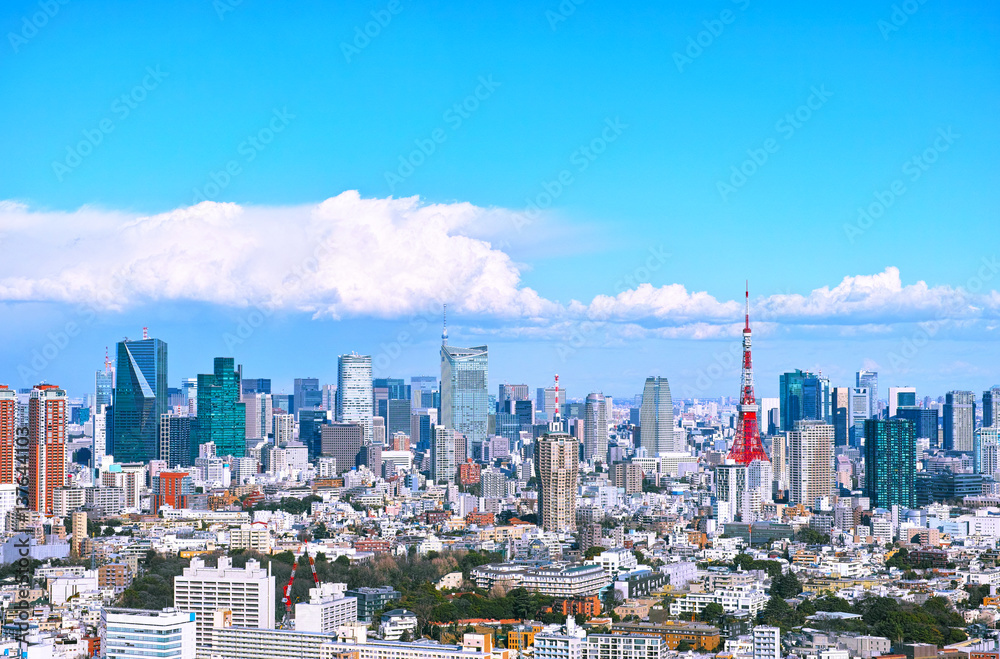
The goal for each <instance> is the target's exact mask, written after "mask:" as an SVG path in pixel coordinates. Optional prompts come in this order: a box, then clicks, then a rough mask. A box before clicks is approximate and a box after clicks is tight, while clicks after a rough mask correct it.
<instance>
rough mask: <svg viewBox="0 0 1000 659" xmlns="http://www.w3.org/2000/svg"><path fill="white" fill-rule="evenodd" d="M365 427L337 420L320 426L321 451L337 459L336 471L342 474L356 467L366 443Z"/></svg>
mask: <svg viewBox="0 0 1000 659" xmlns="http://www.w3.org/2000/svg"><path fill="white" fill-rule="evenodd" d="M364 435H365V429H364V426H362V425H361V424H360V423H343V422H340V421H335V422H333V423H329V424H323V425H322V426H320V447H321V449H322V450H321V453H322V454H323V455H325V456H330V457H333V458H335V459H336V465H335V471H336V472H337V473H338V474H342V473H344V472H345V471H350V470H351V469H352V468H353V467H354V463H355V460H357V457H358V451H360V450H361V446H362V445H363V444H364V441H365V440H364Z"/></svg>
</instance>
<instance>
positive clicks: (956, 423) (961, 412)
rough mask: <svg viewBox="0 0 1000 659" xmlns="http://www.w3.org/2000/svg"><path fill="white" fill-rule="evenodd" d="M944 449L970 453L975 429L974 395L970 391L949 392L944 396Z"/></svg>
mask: <svg viewBox="0 0 1000 659" xmlns="http://www.w3.org/2000/svg"><path fill="white" fill-rule="evenodd" d="M941 412H942V417H944V423H943V424H942V425H943V429H944V448H945V450H946V451H962V452H965V453H971V452H972V435H973V431H974V430H975V427H976V394H974V393H972V392H971V391H949V392H948V393H947V394H945V396H944V406H943V407H942V410H941Z"/></svg>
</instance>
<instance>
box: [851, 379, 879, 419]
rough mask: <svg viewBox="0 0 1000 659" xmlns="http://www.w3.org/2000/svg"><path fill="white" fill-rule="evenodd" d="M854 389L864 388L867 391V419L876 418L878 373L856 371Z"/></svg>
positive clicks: (877, 411) (877, 410)
mask: <svg viewBox="0 0 1000 659" xmlns="http://www.w3.org/2000/svg"><path fill="white" fill-rule="evenodd" d="M854 386H855V387H864V388H865V389H867V390H868V404H869V406H870V407H869V408H868V418H869V419H874V418H876V417H877V416H878V413H879V409H878V373H876V372H875V371H865V370H861V371H858V372H857V374H856V375H855V382H854Z"/></svg>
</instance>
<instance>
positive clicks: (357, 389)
mask: <svg viewBox="0 0 1000 659" xmlns="http://www.w3.org/2000/svg"><path fill="white" fill-rule="evenodd" d="M337 421H341V422H343V423H357V424H360V425H361V427H362V428H364V441H365V442H367V443H369V444H370V443H371V442H372V438H373V434H374V432H373V430H372V358H371V355H359V354H356V353H351V354H349V355H341V356H340V358H339V359H338V360H337ZM338 468H339V466H338Z"/></svg>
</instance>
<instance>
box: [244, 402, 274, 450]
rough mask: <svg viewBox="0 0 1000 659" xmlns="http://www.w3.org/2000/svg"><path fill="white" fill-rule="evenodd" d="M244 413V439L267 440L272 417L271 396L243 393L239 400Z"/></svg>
mask: <svg viewBox="0 0 1000 659" xmlns="http://www.w3.org/2000/svg"><path fill="white" fill-rule="evenodd" d="M240 402H241V403H243V407H244V411H245V413H246V438H247V439H267V435H268V433H269V432H270V429H271V417H272V416H273V415H274V412H273V407H272V403H271V395H270V394H265V393H249V394H248V393H246V392H244V393H243V398H241V399H240Z"/></svg>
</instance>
